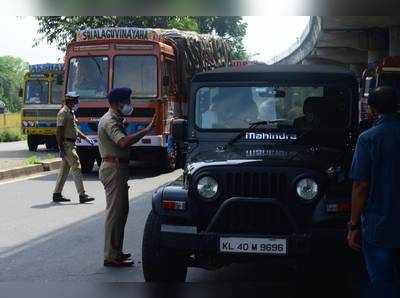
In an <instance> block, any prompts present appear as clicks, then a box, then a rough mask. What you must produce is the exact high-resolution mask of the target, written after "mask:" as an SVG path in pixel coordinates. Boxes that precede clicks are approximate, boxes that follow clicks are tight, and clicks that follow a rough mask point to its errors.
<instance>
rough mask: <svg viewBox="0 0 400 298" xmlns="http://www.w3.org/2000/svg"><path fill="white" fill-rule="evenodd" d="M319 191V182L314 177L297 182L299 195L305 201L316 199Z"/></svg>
mask: <svg viewBox="0 0 400 298" xmlns="http://www.w3.org/2000/svg"><path fill="white" fill-rule="evenodd" d="M318 191H319V187H318V183H317V182H316V181H315V180H314V179H312V178H302V179H300V180H299V181H298V182H297V185H296V192H297V195H298V196H299V197H300V198H301V199H303V200H305V201H308V202H310V201H312V200H314V199H315V198H316V197H317V195H318Z"/></svg>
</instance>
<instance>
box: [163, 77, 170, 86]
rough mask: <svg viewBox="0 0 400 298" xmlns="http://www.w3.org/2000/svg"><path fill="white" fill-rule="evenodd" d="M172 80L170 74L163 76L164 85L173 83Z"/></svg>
mask: <svg viewBox="0 0 400 298" xmlns="http://www.w3.org/2000/svg"><path fill="white" fill-rule="evenodd" d="M170 81H171V79H170V77H169V76H164V78H163V85H164V86H169V85H170V83H171V82H170Z"/></svg>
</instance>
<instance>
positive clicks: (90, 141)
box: [86, 138, 96, 146]
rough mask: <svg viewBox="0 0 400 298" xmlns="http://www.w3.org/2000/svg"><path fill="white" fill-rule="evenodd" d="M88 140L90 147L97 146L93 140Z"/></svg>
mask: <svg viewBox="0 0 400 298" xmlns="http://www.w3.org/2000/svg"><path fill="white" fill-rule="evenodd" d="M86 140H87V141H88V143H89V144H90V145H92V146H94V145H95V144H96V142H95V141H94V140H93V139H91V138H87V139H86Z"/></svg>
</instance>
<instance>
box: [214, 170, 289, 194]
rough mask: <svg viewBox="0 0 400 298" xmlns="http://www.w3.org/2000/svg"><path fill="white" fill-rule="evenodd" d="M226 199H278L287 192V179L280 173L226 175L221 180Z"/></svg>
mask: <svg viewBox="0 0 400 298" xmlns="http://www.w3.org/2000/svg"><path fill="white" fill-rule="evenodd" d="M221 182H222V183H223V185H222V187H223V191H224V195H225V197H226V198H230V197H234V196H247V197H264V198H266V197H271V198H278V197H282V196H284V195H285V193H286V191H287V177H286V175H285V174H282V173H265V172H238V173H226V174H224V177H223V178H222V179H221Z"/></svg>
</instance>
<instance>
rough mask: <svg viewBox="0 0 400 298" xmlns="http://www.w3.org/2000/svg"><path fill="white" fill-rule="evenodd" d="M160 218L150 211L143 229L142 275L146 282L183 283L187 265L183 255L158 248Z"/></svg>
mask: <svg viewBox="0 0 400 298" xmlns="http://www.w3.org/2000/svg"><path fill="white" fill-rule="evenodd" d="M160 239H161V218H160V216H159V215H157V214H156V213H155V212H154V211H151V212H150V214H149V216H148V218H147V221H146V226H145V229H144V234H143V245H142V263H143V274H144V279H145V281H146V282H184V281H185V280H186V275H187V265H186V262H185V257H184V255H183V254H179V253H177V252H176V251H173V250H170V249H167V248H164V247H161V246H160Z"/></svg>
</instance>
